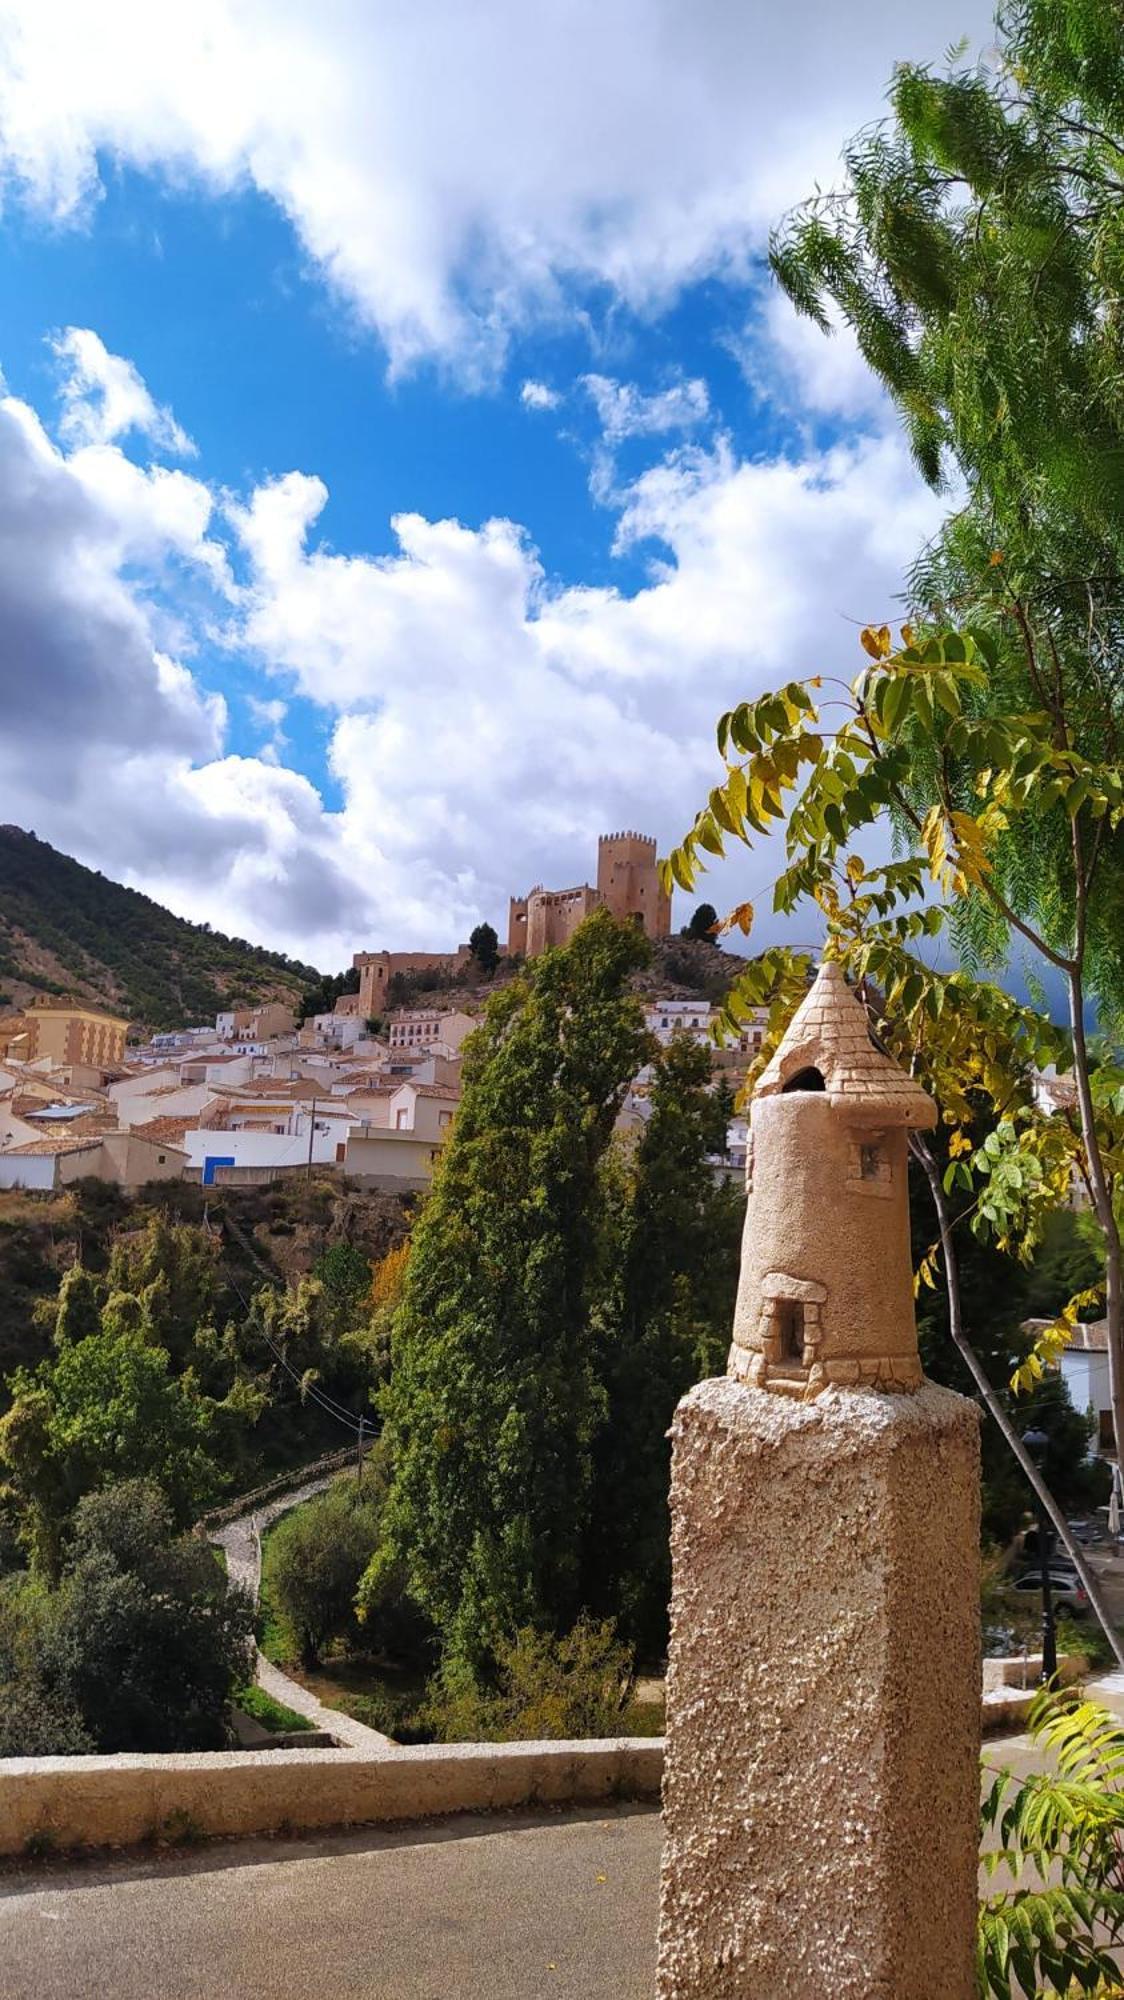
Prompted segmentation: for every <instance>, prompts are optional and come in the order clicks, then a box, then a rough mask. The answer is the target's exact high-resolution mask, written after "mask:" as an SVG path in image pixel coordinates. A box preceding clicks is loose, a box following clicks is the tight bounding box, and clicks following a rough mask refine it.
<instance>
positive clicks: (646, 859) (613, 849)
mask: <svg viewBox="0 0 1124 2000" xmlns="http://www.w3.org/2000/svg"><path fill="white" fill-rule="evenodd" d="M601 908H605V909H607V910H611V911H612V913H613V915H614V916H615V917H622V918H624V919H625V920H630V921H631V922H633V923H636V924H639V925H640V928H641V929H642V930H644V931H646V932H647V934H648V936H649V937H651V938H661V937H667V936H668V934H669V932H670V930H671V897H670V896H669V895H668V893H667V890H666V889H664V888H662V887H661V885H660V879H659V875H658V873H657V870H656V843H655V840H654V839H653V838H652V837H651V836H649V835H648V834H645V833H603V834H602V835H601V837H600V839H599V840H598V843H597V887H596V888H593V887H592V885H591V884H590V883H588V882H583V883H582V884H581V886H580V888H577V889H544V888H543V887H542V886H541V884H540V885H538V886H536V887H535V888H534V889H531V890H530V891H529V892H528V894H527V895H526V896H513V897H512V898H511V908H510V912H509V915H508V923H507V950H508V953H509V955H514V954H515V953H516V952H518V953H519V954H520V956H521V957H523V958H538V956H539V954H540V952H544V951H548V950H549V949H550V947H551V946H552V945H559V944H568V943H569V941H570V939H571V938H572V937H573V935H574V932H575V931H576V930H577V927H578V925H579V924H580V923H581V921H582V918H583V917H588V915H589V913H590V911H591V910H598V909H601ZM470 957H471V952H470V950H469V947H468V945H466V944H461V945H458V946H457V949H456V950H455V951H357V952H356V954H355V956H354V958H353V959H352V964H353V965H354V966H355V968H356V970H357V971H358V973H359V992H358V995H357V996H351V995H346V996H345V997H344V1000H343V1002H342V1003H341V1005H340V1007H339V1008H338V1009H337V1011H340V1012H345V1013H347V1012H349V1013H356V1014H359V1015H360V1016H362V1017H365V1018H370V1017H371V1016H372V1015H376V1014H381V1013H382V1012H383V1010H384V1008H385V1006H386V994H387V988H388V987H389V985H390V982H391V980H392V979H393V977H394V975H395V973H396V972H440V973H448V974H449V975H450V976H451V977H452V978H453V979H455V978H456V977H457V975H458V974H459V973H461V972H462V971H463V970H464V967H465V965H466V964H467V962H468V960H469V958H470Z"/></svg>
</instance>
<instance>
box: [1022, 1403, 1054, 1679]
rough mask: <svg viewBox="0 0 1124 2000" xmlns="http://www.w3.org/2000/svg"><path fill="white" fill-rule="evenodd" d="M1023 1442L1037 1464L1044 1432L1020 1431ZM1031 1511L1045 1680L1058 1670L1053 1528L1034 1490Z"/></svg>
mask: <svg viewBox="0 0 1124 2000" xmlns="http://www.w3.org/2000/svg"><path fill="white" fill-rule="evenodd" d="M1023 1443H1024V1444H1025V1446H1026V1448H1027V1450H1028V1452H1029V1453H1030V1455H1031V1457H1032V1459H1033V1460H1034V1463H1035V1465H1037V1466H1038V1467H1041V1465H1042V1461H1043V1459H1044V1458H1045V1456H1046V1453H1047V1451H1048V1450H1049V1448H1050V1440H1049V1438H1048V1437H1047V1435H1046V1433H1045V1431H1038V1430H1030V1431H1024V1432H1023ZM1034 1511H1035V1513H1036V1515H1037V1517H1038V1569H1039V1574H1040V1576H1041V1578H1042V1680H1043V1683H1047V1682H1049V1681H1052V1680H1053V1679H1054V1677H1055V1675H1056V1673H1057V1671H1058V1636H1057V1631H1056V1629H1055V1626H1054V1595H1053V1591H1052V1589H1051V1587H1050V1557H1051V1555H1052V1553H1053V1548H1054V1529H1053V1524H1052V1522H1051V1521H1050V1519H1049V1516H1048V1515H1047V1513H1046V1509H1045V1507H1044V1506H1043V1505H1042V1502H1041V1500H1040V1499H1039V1497H1038V1494H1037V1492H1035V1495H1034Z"/></svg>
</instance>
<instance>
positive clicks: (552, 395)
mask: <svg viewBox="0 0 1124 2000" xmlns="http://www.w3.org/2000/svg"><path fill="white" fill-rule="evenodd" d="M519 401H520V402H521V403H522V404H523V405H524V406H525V408H527V409H528V410H556V409H557V408H558V405H559V403H560V402H561V401H562V398H561V396H560V394H559V392H558V390H557V389H552V388H550V386H549V384H548V383H546V382H535V381H530V380H529V381H526V382H524V383H523V384H522V387H521V388H520V391H519Z"/></svg>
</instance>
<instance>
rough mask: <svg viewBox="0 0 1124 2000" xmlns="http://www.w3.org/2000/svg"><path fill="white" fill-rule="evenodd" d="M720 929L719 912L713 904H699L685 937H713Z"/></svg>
mask: <svg viewBox="0 0 1124 2000" xmlns="http://www.w3.org/2000/svg"><path fill="white" fill-rule="evenodd" d="M717 929H718V912H717V910H716V909H715V907H714V904H713V903H699V904H697V905H696V907H695V913H694V916H693V917H692V918H691V921H690V923H689V924H688V925H687V928H686V930H685V932H684V936H685V937H692V938H707V937H712V936H713V935H714V933H715V931H716V930H717Z"/></svg>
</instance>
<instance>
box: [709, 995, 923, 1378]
mask: <svg viewBox="0 0 1124 2000" xmlns="http://www.w3.org/2000/svg"><path fill="white" fill-rule="evenodd" d="M936 1122H937V1108H936V1105H935V1104H934V1103H933V1100H932V1098H931V1097H928V1096H927V1095H926V1093H925V1092H924V1091H923V1090H922V1089H921V1088H920V1086H919V1085H918V1084H916V1083H914V1082H913V1080H912V1078H911V1077H908V1076H906V1075H905V1073H904V1071H902V1070H900V1069H899V1068H898V1066H897V1064H896V1063H894V1062H891V1060H890V1058H889V1057H888V1056H885V1055H883V1054H882V1053H881V1052H880V1051H879V1050H878V1049H876V1048H875V1046H874V1043H873V1042H872V1041H871V1038H870V1032H869V1030H868V1028H867V1023H866V1015H865V1013H864V1012H863V1009H862V1007H861V1006H860V1005H859V1002H858V1001H857V1000H856V999H855V997H854V995H853V994H852V992H851V990H850V988H849V987H848V985H847V982H846V980H845V979H844V977H843V974H842V972H841V971H840V969H839V967H838V966H837V965H833V964H831V963H828V964H826V965H824V966H823V967H821V970H820V973H819V976H818V978H817V979H816V983H815V985H814V986H813V987H812V990H811V992H810V993H809V994H808V996H807V998H806V1000H805V1001H804V1002H803V1004H802V1006H800V1007H799V1008H798V1009H797V1012H796V1014H795V1015H794V1016H793V1019H792V1022H791V1023H790V1026H789V1029H788V1033H787V1034H786V1035H785V1038H784V1040H783V1041H782V1043H781V1045H780V1047H779V1048H778V1050H777V1052H776V1054H775V1056H774V1057H773V1060H772V1062H771V1063H770V1064H769V1066H768V1068H767V1069H766V1070H765V1072H764V1074H763V1075H762V1076H761V1078H760V1079H759V1081H758V1084H757V1088H756V1089H755V1091H754V1093H753V1109H752V1116H751V1127H750V1138H749V1149H748V1153H747V1161H746V1184H747V1195H746V1198H747V1206H746V1223H745V1238H744V1243H743V1247H742V1268H741V1282H740V1285H739V1287H738V1302H737V1307H736V1309H735V1313H734V1344H733V1346H732V1348H731V1350H730V1359H729V1364H728V1366H729V1372H730V1374H731V1375H733V1376H736V1377H737V1379H738V1380H739V1381H742V1382H753V1383H755V1384H756V1385H757V1386H758V1387H760V1388H763V1389H765V1388H770V1389H780V1390H783V1391H784V1392H785V1393H787V1394H795V1395H801V1396H804V1397H811V1396H814V1395H816V1394H818V1392H819V1391H820V1390H821V1389H822V1388H823V1387H824V1386H825V1384H826V1383H828V1382H846V1383H852V1384H853V1383H856V1382H863V1383H866V1382H872V1383H876V1384H878V1385H879V1386H880V1387H882V1388H885V1389H890V1388H894V1389H917V1388H920V1386H921V1363H920V1361H919V1360H918V1358H917V1331H916V1327H915V1325H914V1318H913V1271H912V1267H911V1264H910V1254H909V1189H908V1181H907V1133H908V1131H909V1129H910V1128H911V1127H913V1128H915V1129H917V1128H919V1129H924V1128H925V1127H927V1126H933V1125H935V1124H936Z"/></svg>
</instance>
